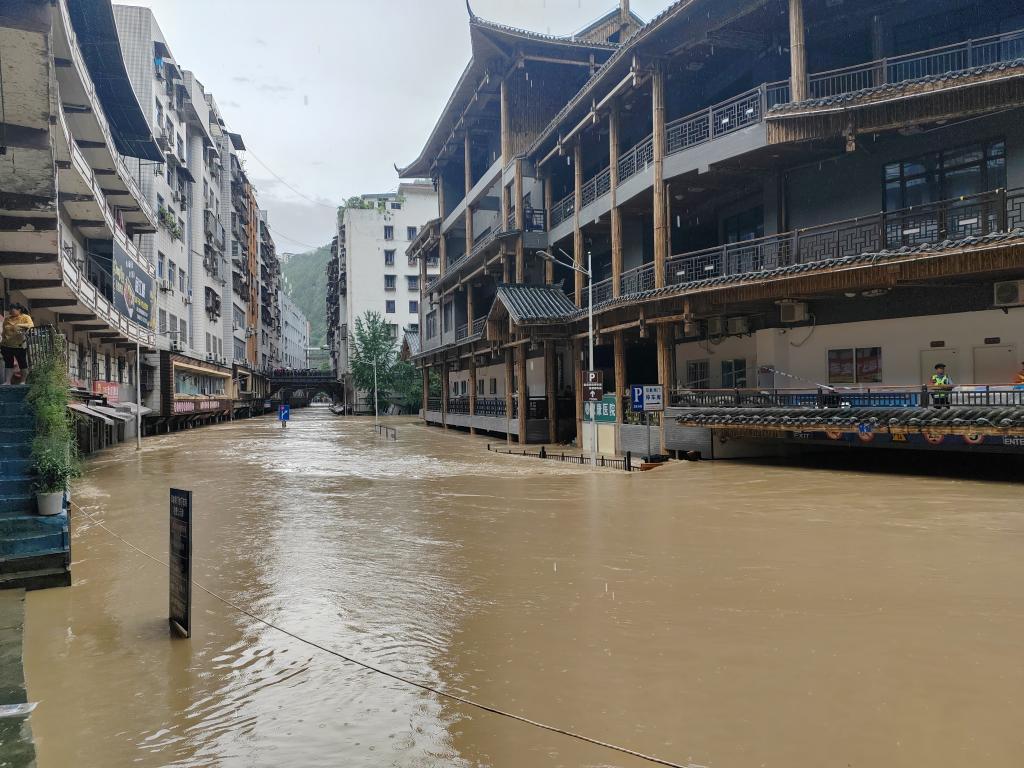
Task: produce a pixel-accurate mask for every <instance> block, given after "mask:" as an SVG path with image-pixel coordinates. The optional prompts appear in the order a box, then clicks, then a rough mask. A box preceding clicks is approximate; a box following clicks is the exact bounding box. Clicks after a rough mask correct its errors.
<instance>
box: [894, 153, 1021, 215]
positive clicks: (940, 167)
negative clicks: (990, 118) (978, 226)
mask: <svg viewBox="0 0 1024 768" xmlns="http://www.w3.org/2000/svg"><path fill="white" fill-rule="evenodd" d="M1005 186H1006V143H1005V142H1004V141H1002V140H1001V139H1000V140H997V141H990V142H987V143H985V144H972V145H970V146H967V147H958V148H956V149H946V150H943V151H941V152H931V153H929V154H927V155H922V156H920V157H915V158H912V159H910V160H904V161H902V162H899V163H890V164H889V165H887V166H885V200H884V203H885V210H887V211H898V210H901V209H903V208H910V207H911V206H915V205H924V204H925V203H933V202H936V201H938V200H949V199H951V198H954V197H960V196H961V195H977V194H979V193H981V192H986V191H988V190H992V189H1002V188H1004V187H1005Z"/></svg>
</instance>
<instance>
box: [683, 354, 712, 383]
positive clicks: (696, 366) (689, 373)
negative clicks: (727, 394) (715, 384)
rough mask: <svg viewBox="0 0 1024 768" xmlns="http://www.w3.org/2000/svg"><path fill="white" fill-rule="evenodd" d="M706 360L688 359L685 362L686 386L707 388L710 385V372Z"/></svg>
mask: <svg viewBox="0 0 1024 768" xmlns="http://www.w3.org/2000/svg"><path fill="white" fill-rule="evenodd" d="M709 367H710V366H709V365H708V361H707V360H688V361H687V363H686V386H687V387H689V388H690V389H707V388H708V387H710V386H711V381H710V378H711V373H710V370H709Z"/></svg>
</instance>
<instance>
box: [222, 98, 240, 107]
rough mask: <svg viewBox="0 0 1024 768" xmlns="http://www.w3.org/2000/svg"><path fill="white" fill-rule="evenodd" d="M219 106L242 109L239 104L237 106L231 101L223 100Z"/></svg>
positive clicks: (235, 102) (236, 103)
mask: <svg viewBox="0 0 1024 768" xmlns="http://www.w3.org/2000/svg"><path fill="white" fill-rule="evenodd" d="M220 106H222V107H230V108H231V109H241V108H242V105H241V104H239V103H238V102H237V101H232V100H231V99H225V100H224V101H222V102H220Z"/></svg>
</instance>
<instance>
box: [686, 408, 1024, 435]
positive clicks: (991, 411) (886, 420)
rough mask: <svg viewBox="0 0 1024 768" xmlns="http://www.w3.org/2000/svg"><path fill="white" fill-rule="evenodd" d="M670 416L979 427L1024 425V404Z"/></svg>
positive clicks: (719, 422)
mask: <svg viewBox="0 0 1024 768" xmlns="http://www.w3.org/2000/svg"><path fill="white" fill-rule="evenodd" d="M671 416H673V417H675V418H676V419H677V420H678V421H679V422H681V423H685V424H697V425H700V426H709V427H710V426H746V427H792V428H793V429H797V430H799V429H801V428H803V427H810V426H826V427H853V426H857V425H860V424H867V425H870V426H872V427H881V428H885V427H919V428H922V429H929V428H933V427H964V428H970V427H979V428H987V429H993V428H1004V429H1005V428H1010V427H1020V426H1024V407H1005V406H1004V407H976V406H957V407H952V408H898V407H897V408H815V409H809V408H681V409H672V413H671Z"/></svg>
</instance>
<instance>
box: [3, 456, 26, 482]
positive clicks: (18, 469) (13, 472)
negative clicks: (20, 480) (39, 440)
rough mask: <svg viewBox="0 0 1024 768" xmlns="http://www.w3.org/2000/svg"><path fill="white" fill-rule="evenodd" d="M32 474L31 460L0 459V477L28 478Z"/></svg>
mask: <svg viewBox="0 0 1024 768" xmlns="http://www.w3.org/2000/svg"><path fill="white" fill-rule="evenodd" d="M31 473H32V460H31V459H2V458H0V477H7V478H16V477H28V476H29V475H30V474H31Z"/></svg>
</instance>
